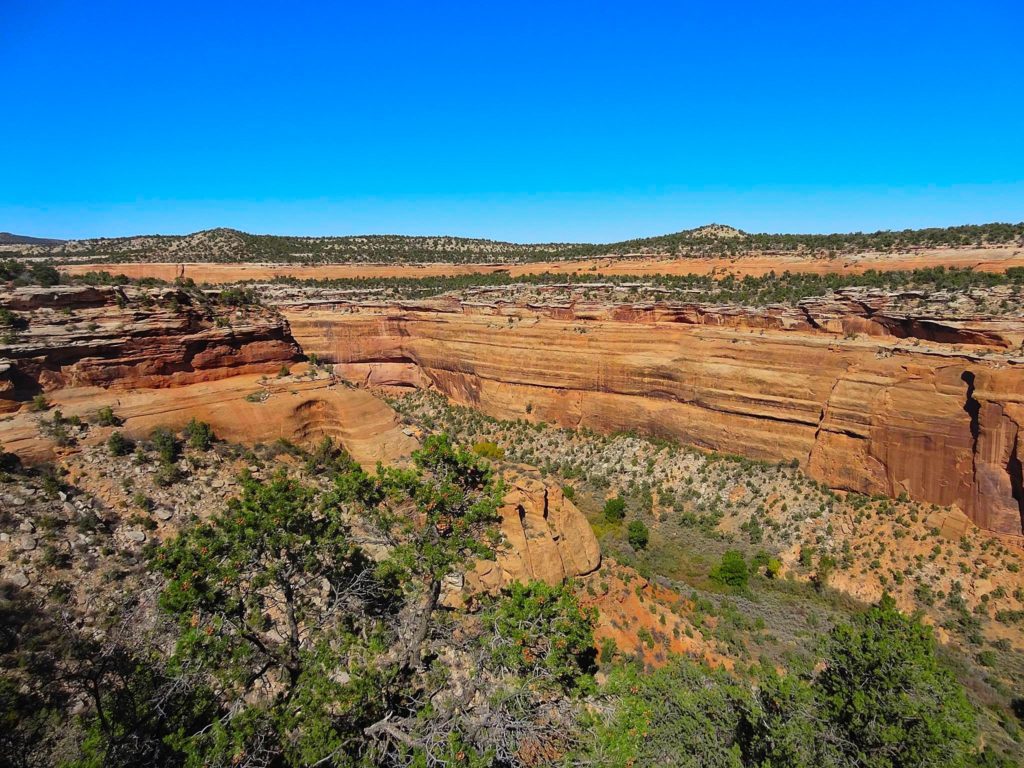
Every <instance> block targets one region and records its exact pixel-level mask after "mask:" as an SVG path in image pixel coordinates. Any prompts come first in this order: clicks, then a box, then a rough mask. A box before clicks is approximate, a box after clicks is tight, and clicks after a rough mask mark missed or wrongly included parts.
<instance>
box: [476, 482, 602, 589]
mask: <svg viewBox="0 0 1024 768" xmlns="http://www.w3.org/2000/svg"><path fill="white" fill-rule="evenodd" d="M503 479H504V482H505V496H504V498H503V500H502V506H501V508H500V510H499V513H500V515H501V532H502V534H503V535H504V538H505V542H506V545H507V546H505V547H504V548H503V549H502V550H501V551H500V552H499V553H498V557H497V559H496V560H481V561H478V562H477V564H476V567H475V569H474V570H473V571H470V572H469V573H468V574H467V575H466V588H467V590H468V591H469V592H470V593H476V592H496V591H497V590H499V589H501V588H502V587H503V586H506V585H508V584H510V583H512V582H513V581H522V582H527V581H544V582H546V583H548V584H560V583H562V582H563V581H565V580H566V579H571V578H573V577H575V576H583V575H585V574H588V573H590V572H592V571H594V570H595V569H596V568H597V567H598V566H599V565H600V564H601V551H600V548H599V547H598V543H597V539H596V538H595V536H594V532H593V531H592V530H591V528H590V525H589V523H587V519H586V518H585V517H584V516H583V513H582V512H580V511H579V510H578V509H577V508H576V505H574V504H573V503H572V502H571V501H569V500H568V499H567V498H565V495H564V494H563V493H562V490H561V488H558V487H557V486H554V485H549V484H547V483H545V482H544V481H543V480H542V479H541V476H540V473H539V472H537V471H536V470H534V469H531V468H529V467H525V466H519V467H516V469H515V470H510V471H506V472H505V473H504V475H503Z"/></svg>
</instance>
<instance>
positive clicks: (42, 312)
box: [0, 286, 300, 413]
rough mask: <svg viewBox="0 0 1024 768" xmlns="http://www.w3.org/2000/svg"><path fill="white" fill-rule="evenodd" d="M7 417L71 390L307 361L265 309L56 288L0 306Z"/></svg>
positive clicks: (169, 381)
mask: <svg viewBox="0 0 1024 768" xmlns="http://www.w3.org/2000/svg"><path fill="white" fill-rule="evenodd" d="M0 309H4V310H7V311H8V312H10V313H11V315H12V317H11V318H9V321H10V324H9V325H8V326H7V327H6V328H5V329H3V330H4V336H3V339H2V341H0V413H4V412H10V411H13V410H16V409H17V408H18V407H19V406H20V405H21V404H22V403H24V402H25V401H26V400H29V399H31V398H32V397H33V396H34V395H36V394H39V393H41V392H42V393H45V392H50V391H53V390H57V389H61V388H65V387H80V386H89V385H96V386H113V387H122V388H127V387H166V386H179V385H183V384H192V383H196V382H202V381H212V380H215V379H218V378H224V377H226V376H232V375H236V374H240V373H269V372H271V371H275V372H276V371H277V370H278V369H280V367H281V366H282V365H285V364H287V363H290V362H292V361H294V360H297V359H298V358H299V357H300V350H299V347H298V345H296V343H295V341H294V340H293V339H292V337H291V334H290V332H289V330H288V324H287V322H286V321H285V320H284V319H283V318H282V317H281V316H280V314H278V313H277V312H275V311H271V310H267V309H264V308H261V307H244V308H233V307H225V306H213V307H211V306H204V305H201V304H198V303H197V302H196V301H195V299H194V297H192V296H190V295H189V294H188V293H186V292H184V291H179V290H176V289H173V288H162V289H148V290H147V289H139V288H120V287H98V288H94V287H89V286H54V287H52V288H19V289H16V290H14V291H11V292H9V293H6V294H4V295H3V296H0Z"/></svg>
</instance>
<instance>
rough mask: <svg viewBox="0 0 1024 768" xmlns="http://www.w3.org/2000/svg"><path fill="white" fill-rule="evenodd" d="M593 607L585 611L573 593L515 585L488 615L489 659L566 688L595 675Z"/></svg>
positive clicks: (535, 585) (538, 583)
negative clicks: (491, 636)
mask: <svg viewBox="0 0 1024 768" xmlns="http://www.w3.org/2000/svg"><path fill="white" fill-rule="evenodd" d="M596 620H597V615H596V611H595V610H594V609H590V610H584V609H583V608H582V607H581V606H580V604H579V601H578V600H577V599H576V596H575V595H574V594H573V592H572V589H571V588H570V587H568V586H566V585H558V586H554V587H552V586H548V585H547V584H545V583H544V582H541V581H534V582H530V583H529V584H520V583H518V582H516V583H515V584H513V585H512V586H511V587H510V588H508V589H507V590H506V591H504V592H503V594H502V596H501V597H500V598H499V599H498V601H497V602H496V603H495V604H494V605H493V606H492V607H491V608H490V609H489V610H488V611H487V613H486V614H485V616H484V622H485V624H486V625H487V626H488V628H489V629H490V630H491V631H492V632H493V634H494V637H493V638H490V639H489V641H488V642H489V650H490V654H491V658H492V660H493V661H494V662H495V663H496V664H498V665H499V667H502V668H505V669H510V670H513V671H514V672H517V673H518V674H521V675H531V676H535V677H537V678H538V679H539V680H541V681H543V680H544V679H546V678H548V679H553V680H554V681H556V682H558V683H559V684H560V685H561V686H562V687H563V688H564V689H566V690H569V689H572V688H575V687H576V686H577V685H579V684H580V682H581V678H583V677H584V676H586V675H589V674H590V673H592V672H593V671H594V662H595V659H596V657H597V651H596V648H595V647H594V622H595V621H596Z"/></svg>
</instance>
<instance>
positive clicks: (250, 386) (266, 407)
mask: <svg viewBox="0 0 1024 768" xmlns="http://www.w3.org/2000/svg"><path fill="white" fill-rule="evenodd" d="M303 367H305V366H304V365H301V366H299V367H297V368H296V369H295V370H296V372H301V370H302V368H303ZM255 394H258V395H260V397H259V398H257V397H254V396H253V395H255ZM50 399H51V401H52V402H53V404H54V406H55V407H56V408H59V409H60V410H61V411H62V413H63V414H64V415H65V416H67V417H70V416H79V417H81V418H82V419H88V418H90V417H92V416H93V415H94V414H95V413H96V411H97V410H98V409H99V408H101V407H103V406H110V407H111V408H113V410H114V412H115V413H116V414H117V416H118V417H119V418H120V419H122V420H123V425H122V426H121V428H120V429H121V430H122V431H123V432H124V433H125V434H126V435H127V436H128V437H131V438H144V437H148V435H149V434H150V432H151V431H152V430H153V429H154V428H155V427H158V426H167V427H171V428H172V429H180V428H182V427H184V426H185V425H186V424H187V423H188V422H189V420H190V419H192V418H197V419H200V420H202V421H206V422H208V423H209V424H210V425H211V426H212V427H213V430H214V432H215V433H216V434H217V436H218V437H220V438H222V439H225V440H229V441H231V442H238V443H248V444H251V443H260V442H265V443H269V442H273V441H274V440H276V439H278V438H285V439H287V440H291V441H293V442H296V443H300V444H305V445H311V444H314V443H316V442H318V441H319V440H321V439H323V438H324V437H331V438H332V439H334V440H335V441H336V442H339V443H341V444H342V445H343V446H344V447H345V448H346V450H348V452H349V453H350V454H351V455H352V457H353V458H354V459H355V460H356V461H358V462H359V463H360V464H362V465H363V466H364V467H366V468H367V469H372V468H373V467H375V466H376V464H377V462H378V461H381V462H384V463H385V464H390V463H392V462H394V461H396V460H399V459H401V458H403V457H406V456H408V455H409V453H410V451H412V450H413V449H415V447H416V445H417V443H416V441H415V440H414V439H413V438H412V437H410V436H408V435H406V434H405V433H404V432H403V431H402V426H401V424H400V422H399V420H398V417H397V416H396V414H395V412H394V411H393V410H391V409H390V408H389V407H388V406H387V405H386V404H385V403H383V402H381V401H380V400H378V399H377V398H375V397H373V396H372V395H371V394H369V393H368V392H366V391H363V390H358V389H353V388H350V387H345V386H340V385H336V384H335V383H334V380H333V378H332V377H330V376H329V375H327V374H324V373H320V374H319V375H318V376H317V377H315V378H309V377H308V376H305V375H296V376H289V377H284V378H272V379H266V378H264V377H261V376H257V375H255V374H245V375H236V376H231V377H229V378H224V379H217V380H215V381H208V382H200V383H197V384H186V385H182V386H178V387H165V388H159V389H118V390H116V391H114V390H107V389H102V388H99V387H78V388H71V389H64V390H59V391H55V392H53V393H51V395H50ZM39 418H40V417H39V415H37V414H33V413H29V412H27V411H22V412H20V413H18V414H15V415H13V416H9V417H8V418H7V419H6V420H5V421H4V422H2V423H0V444H2V445H3V447H4V449H5V450H7V451H10V452H12V453H16V454H18V455H19V456H20V457H21V458H22V459H23V460H25V461H43V460H49V459H51V458H53V454H54V451H55V450H57V448H56V446H55V445H54V443H53V441H52V440H49V439H48V438H47V437H46V436H45V435H43V434H41V433H40V430H39V423H38V422H39ZM107 431H109V430H107ZM107 431H98V432H99V434H97V435H95V436H93V435H87V437H86V438H85V439H86V440H94V439H102V438H105V435H106V433H107Z"/></svg>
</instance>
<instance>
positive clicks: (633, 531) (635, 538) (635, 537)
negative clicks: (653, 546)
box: [626, 520, 650, 550]
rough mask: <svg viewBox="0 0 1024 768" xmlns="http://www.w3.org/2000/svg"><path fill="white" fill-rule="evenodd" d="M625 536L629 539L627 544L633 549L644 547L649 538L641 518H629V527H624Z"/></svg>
mask: <svg viewBox="0 0 1024 768" xmlns="http://www.w3.org/2000/svg"><path fill="white" fill-rule="evenodd" d="M626 538H627V539H628V540H629V546H631V547H632V548H633V549H636V550H641V549H646V548H647V542H648V541H649V540H650V533H649V532H648V530H647V526H646V525H644V523H643V521H642V520H631V521H630V523H629V527H628V528H627V529H626Z"/></svg>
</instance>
